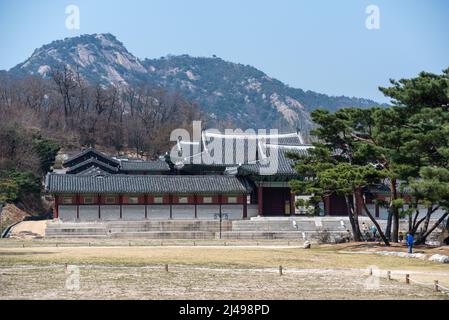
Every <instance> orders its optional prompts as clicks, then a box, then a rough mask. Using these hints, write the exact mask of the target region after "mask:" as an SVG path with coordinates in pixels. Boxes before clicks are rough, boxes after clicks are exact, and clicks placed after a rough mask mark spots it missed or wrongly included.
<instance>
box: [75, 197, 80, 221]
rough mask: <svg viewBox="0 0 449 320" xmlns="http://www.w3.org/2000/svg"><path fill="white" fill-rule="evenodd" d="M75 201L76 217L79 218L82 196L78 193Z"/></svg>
mask: <svg viewBox="0 0 449 320" xmlns="http://www.w3.org/2000/svg"><path fill="white" fill-rule="evenodd" d="M75 203H76V219H77V220H79V218H80V203H81V196H80V195H79V194H77V195H76V196H75Z"/></svg>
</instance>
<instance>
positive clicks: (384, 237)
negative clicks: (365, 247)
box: [362, 201, 390, 246]
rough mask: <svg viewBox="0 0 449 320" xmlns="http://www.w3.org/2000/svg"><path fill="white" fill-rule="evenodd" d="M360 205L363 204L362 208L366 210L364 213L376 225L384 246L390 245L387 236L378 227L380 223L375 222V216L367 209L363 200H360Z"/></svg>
mask: <svg viewBox="0 0 449 320" xmlns="http://www.w3.org/2000/svg"><path fill="white" fill-rule="evenodd" d="M362 205H363V209H364V210H365V212H366V215H367V216H368V217H369V218H370V220H371V221H372V222H373V223H374V225H375V226H376V228H377V232H379V235H380V237H381V238H382V241H383V242H384V243H385V245H386V246H390V242H389V241H388V239H387V237H386V236H385V234H384V232H383V231H382V228H381V227H380V225H379V223H378V222H377V220H376V218H374V217H373V215H372V214H371V212H370V211H369V209H368V207H367V206H366V203H365V201H363V202H362Z"/></svg>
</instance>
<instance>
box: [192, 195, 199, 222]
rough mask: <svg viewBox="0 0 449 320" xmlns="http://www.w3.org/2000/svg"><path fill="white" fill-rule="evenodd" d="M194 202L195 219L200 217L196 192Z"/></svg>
mask: <svg viewBox="0 0 449 320" xmlns="http://www.w3.org/2000/svg"><path fill="white" fill-rule="evenodd" d="M193 203H194V204H195V219H197V218H198V212H197V204H198V196H197V195H196V194H195V195H193Z"/></svg>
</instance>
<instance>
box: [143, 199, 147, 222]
mask: <svg viewBox="0 0 449 320" xmlns="http://www.w3.org/2000/svg"><path fill="white" fill-rule="evenodd" d="M143 198H144V203H145V219H148V210H147V205H148V195H147V194H146V195H144V196H143Z"/></svg>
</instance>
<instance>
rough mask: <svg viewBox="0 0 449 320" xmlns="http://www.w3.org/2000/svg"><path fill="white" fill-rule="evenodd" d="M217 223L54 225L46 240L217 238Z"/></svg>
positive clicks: (224, 229) (227, 227) (226, 225)
mask: <svg viewBox="0 0 449 320" xmlns="http://www.w3.org/2000/svg"><path fill="white" fill-rule="evenodd" d="M221 228H222V232H229V231H230V230H231V228H232V223H231V221H222V226H221ZM219 230H220V222H219V221H216V220H160V221H158V220H147V221H110V222H90V223H81V222H80V223H65V222H64V223H61V222H51V223H49V224H48V226H47V229H46V233H45V235H46V237H52V238H56V237H110V238H146V239H214V238H215V235H216V234H219Z"/></svg>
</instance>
